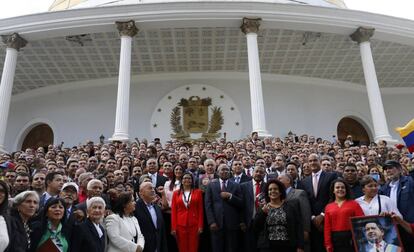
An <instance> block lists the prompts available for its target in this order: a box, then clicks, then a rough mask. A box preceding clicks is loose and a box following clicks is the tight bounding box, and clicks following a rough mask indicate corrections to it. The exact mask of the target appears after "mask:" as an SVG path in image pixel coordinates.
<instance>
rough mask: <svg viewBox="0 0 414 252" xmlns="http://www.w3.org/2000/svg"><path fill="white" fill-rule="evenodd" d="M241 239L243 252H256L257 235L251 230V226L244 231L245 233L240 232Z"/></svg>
mask: <svg viewBox="0 0 414 252" xmlns="http://www.w3.org/2000/svg"><path fill="white" fill-rule="evenodd" d="M240 232H241V233H242V236H241V239H243V247H242V248H241V250H242V251H244V252H256V251H257V235H256V233H255V232H254V230H253V226H252V225H250V227H248V228H247V229H246V232H242V231H240Z"/></svg>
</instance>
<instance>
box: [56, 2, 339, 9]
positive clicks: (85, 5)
mask: <svg viewBox="0 0 414 252" xmlns="http://www.w3.org/2000/svg"><path fill="white" fill-rule="evenodd" d="M184 1H189V2H190V1H191V2H194V1H197V0H55V2H54V3H53V4H52V5H51V6H50V8H49V10H50V11H58V10H65V9H77V8H92V7H102V6H116V5H128V4H143V3H160V2H184ZM198 1H200V2H201V1H203V0H198ZM213 1H214V0H213ZM227 1H233V0H227ZM241 1H242V2H244V1H246V2H253V1H258V2H271V3H283V4H300V5H316V6H325V7H339V8H346V5H345V3H344V0H241Z"/></svg>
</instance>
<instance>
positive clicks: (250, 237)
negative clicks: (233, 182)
mask: <svg viewBox="0 0 414 252" xmlns="http://www.w3.org/2000/svg"><path fill="white" fill-rule="evenodd" d="M265 175H266V172H265V169H264V167H263V166H256V167H255V169H254V171H253V180H251V181H248V182H245V183H243V184H241V185H240V188H241V191H242V194H243V203H244V206H243V223H242V224H241V228H242V231H243V238H244V239H243V240H244V251H246V252H250V251H252V252H253V251H257V246H256V244H257V237H256V235H257V234H256V233H255V232H254V230H253V219H254V216H255V215H256V212H257V210H258V208H259V207H260V204H261V202H260V200H261V199H264V197H262V196H264V190H265V187H266V185H265V183H264V182H263V179H264V177H265Z"/></svg>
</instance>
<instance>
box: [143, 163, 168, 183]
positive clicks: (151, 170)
mask: <svg viewBox="0 0 414 252" xmlns="http://www.w3.org/2000/svg"><path fill="white" fill-rule="evenodd" d="M147 169H148V176H149V177H150V178H151V180H152V184H153V185H154V187H155V188H156V189H158V188H159V187H160V186H162V187H163V186H164V184H165V182H167V180H168V178H167V177H164V176H161V175H160V174H158V162H157V160H156V159H155V158H150V159H148V160H147Z"/></svg>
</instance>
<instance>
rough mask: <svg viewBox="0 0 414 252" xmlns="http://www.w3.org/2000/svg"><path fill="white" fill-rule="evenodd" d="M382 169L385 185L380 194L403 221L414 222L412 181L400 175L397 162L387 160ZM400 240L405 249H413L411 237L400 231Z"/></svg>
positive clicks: (413, 186)
mask: <svg viewBox="0 0 414 252" xmlns="http://www.w3.org/2000/svg"><path fill="white" fill-rule="evenodd" d="M383 169H384V172H385V175H386V177H387V181H388V182H387V183H386V184H385V185H383V186H382V187H381V189H380V193H381V194H383V195H386V196H388V197H390V198H391V200H392V201H394V203H395V204H396V205H397V207H398V210H399V211H400V213H401V214H402V216H403V219H404V220H405V221H408V222H410V223H413V222H414V208H413V202H414V180H413V178H412V177H410V176H403V175H402V166H401V164H400V163H399V162H398V161H394V160H387V161H386V162H385V163H384V165H383ZM400 235H401V240H402V242H403V244H404V247H405V248H413V247H414V240H413V239H412V237H411V235H410V234H408V233H407V232H405V230H402V229H400Z"/></svg>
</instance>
